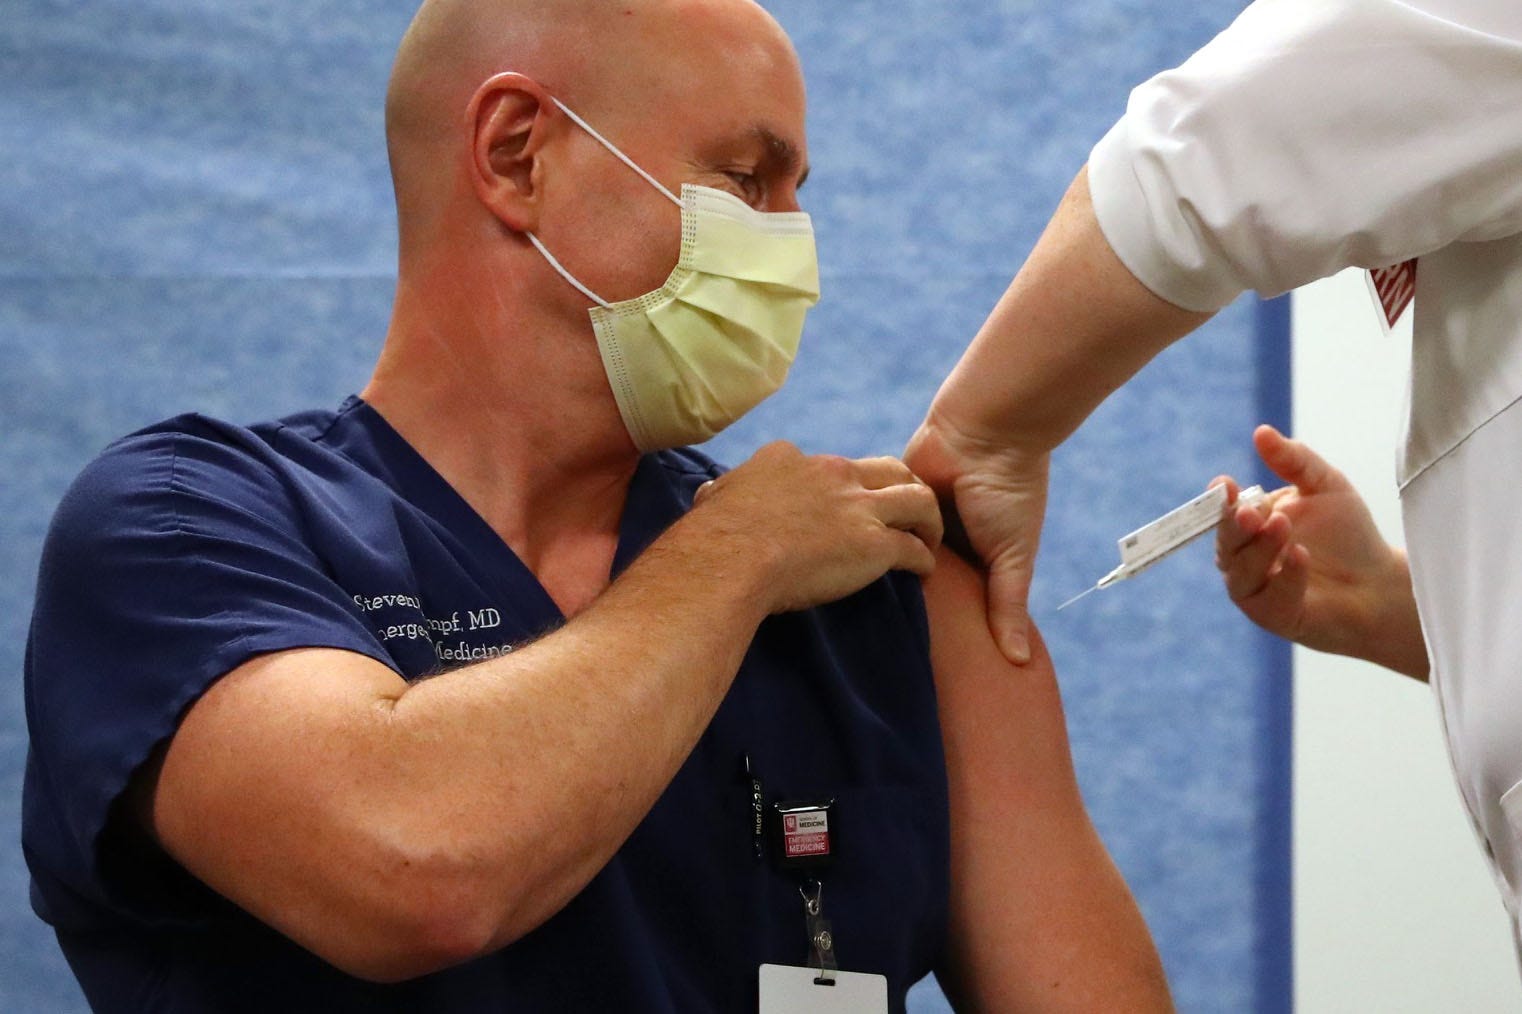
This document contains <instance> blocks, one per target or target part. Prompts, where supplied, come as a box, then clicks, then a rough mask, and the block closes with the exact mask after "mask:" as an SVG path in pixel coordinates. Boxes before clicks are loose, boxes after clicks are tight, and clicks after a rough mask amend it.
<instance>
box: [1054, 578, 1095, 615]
mask: <svg viewBox="0 0 1522 1014" xmlns="http://www.w3.org/2000/svg"><path fill="white" fill-rule="evenodd" d="M1099 588H1100V586H1099V585H1097V584H1096V585H1094V586H1093V587H1092V588H1085V589H1084V590H1083V591H1081V592H1079V593H1078V594H1077V595H1074V596H1073V597H1072V598H1070V599H1068V600H1067V601H1066V602H1064V603H1062V605H1060V606H1058V607H1057V611H1058V612H1059V613H1060V612H1062V611H1063V610H1064V609H1066V608H1067V607H1068V606H1070V605H1072V604H1073V603H1074V602H1077V601H1078V600H1079V599H1081V598H1083V597H1084V596H1085V595H1092V594H1094V593H1095V592H1097V591H1098V590H1099Z"/></svg>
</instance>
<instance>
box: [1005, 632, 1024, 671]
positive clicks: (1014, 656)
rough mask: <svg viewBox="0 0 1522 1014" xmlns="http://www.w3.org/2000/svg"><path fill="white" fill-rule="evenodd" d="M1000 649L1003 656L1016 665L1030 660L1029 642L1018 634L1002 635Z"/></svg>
mask: <svg viewBox="0 0 1522 1014" xmlns="http://www.w3.org/2000/svg"><path fill="white" fill-rule="evenodd" d="M1002 650H1003V652H1004V655H1005V657H1006V658H1008V659H1009V660H1010V661H1011V662H1013V663H1015V664H1016V665H1024V664H1025V663H1027V662H1029V661H1030V660H1031V646H1030V643H1029V642H1028V641H1026V639H1025V638H1024V637H1021V636H1020V635H1019V634H1006V635H1004V644H1003V646H1002Z"/></svg>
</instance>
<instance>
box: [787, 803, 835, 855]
mask: <svg viewBox="0 0 1522 1014" xmlns="http://www.w3.org/2000/svg"><path fill="white" fill-rule="evenodd" d="M782 852H783V854H784V855H785V856H786V857H787V858H789V859H797V858H800V857H803V856H827V855H829V854H830V818H829V817H828V816H827V815H826V814H824V813H823V812H822V811H821V812H813V813H801V814H793V813H789V814H786V815H785V816H784V817H783V818H782Z"/></svg>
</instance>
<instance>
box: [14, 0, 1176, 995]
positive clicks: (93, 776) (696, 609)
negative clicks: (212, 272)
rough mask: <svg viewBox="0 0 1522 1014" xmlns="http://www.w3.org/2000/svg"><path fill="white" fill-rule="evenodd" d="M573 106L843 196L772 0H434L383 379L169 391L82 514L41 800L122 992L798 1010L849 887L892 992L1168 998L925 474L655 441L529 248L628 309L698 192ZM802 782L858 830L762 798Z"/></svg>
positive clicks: (405, 61) (48, 630) (61, 905)
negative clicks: (767, 973) (241, 411)
mask: <svg viewBox="0 0 1522 1014" xmlns="http://www.w3.org/2000/svg"><path fill="white" fill-rule="evenodd" d="M562 103H563V105H562ZM567 110H574V111H575V112H576V113H577V114H579V116H580V117H582V118H583V119H584V122H585V124H587V125H589V126H595V128H596V130H597V132H598V133H600V134H601V135H602V136H603V137H605V138H607V139H609V141H610V142H611V143H612V144H613V145H616V147H617V149H618V150H619V151H621V152H622V153H624V154H625V155H627V156H628V158H629V160H630V161H631V162H632V163H634V164H635V165H637V166H639V167H640V168H641V169H642V170H644V171H646V172H648V173H649V174H650V176H651V177H653V178H654V180H656V181H658V182H659V183H660V184H661V185H663V186H664V187H666V188H669V189H671V190H672V191H678V190H680V188H681V186H682V185H683V184H696V185H699V186H702V187H707V188H711V189H714V190H719V191H723V192H725V193H727V194H730V195H732V196H733V197H735V198H738V199H739V200H740V201H743V202H745V204H747V205H749V206H750V207H751V208H753V209H756V210H759V211H762V212H780V213H788V212H795V211H797V209H798V206H797V196H796V191H797V188H798V186H799V185H800V183H801V182H802V179H803V176H804V175H805V173H806V171H807V159H806V146H805V138H804V94H803V85H802V78H801V74H800V71H799V68H798V64H797V59H796V56H795V55H794V53H793V51H792V48H791V46H790V44H789V43H788V41H787V39H786V37H785V36H784V35H783V33H782V32H781V30H780V29H779V28H778V27H777V26H776V24H775V23H774V22H773V21H772V20H771V19H770V17H769V16H767V15H766V14H765V13H764V12H763V11H762V10H761V8H760V7H758V6H756V5H754V4H753V3H751V2H749V0H630V2H625V3H617V4H612V3H598V2H568V0H567V2H545V0H534V2H529V0H497V2H474V3H472V2H465V0H430V2H428V3H425V4H424V6H423V9H422V11H421V12H420V14H419V17H418V20H417V22H416V23H415V24H414V27H413V30H412V31H411V32H409V34H408V36H407V38H406V40H404V42H403V46H402V50H401V53H400V54H399V57H398V61H397V67H396V71H395V76H394V79H393V82H392V88H391V95H390V100H389V103H388V110H387V111H388V132H389V141H390V146H391V153H392V163H393V174H394V177H395V182H396V189H397V199H398V208H399V221H400V236H401V251H400V277H399V284H398V289H397V297H396V303H395V308H394V314H393V317H392V321H391V326H390V330H389V332H388V334H387V335H386V342H385V346H384V349H383V351H382V353H381V357H380V361H379V364H378V366H377V368H376V370H375V373H374V376H373V377H372V379H371V380H370V382H369V384H368V386H367V387H366V388H365V389H364V391H363V393H362V395H360V396H358V397H356V398H352V399H350V400H349V401H347V402H346V403H345V404H343V405H342V406H341V407H339V408H338V409H337V410H336V411H334V410H327V411H316V412H311V413H306V414H303V415H299V416H294V417H290V418H286V419H283V420H279V421H275V422H270V423H264V424H259V425H256V426H252V427H244V426H239V425H233V424H230V423H226V422H220V421H216V420H211V419H206V418H202V417H198V416H183V417H180V418H177V419H173V420H170V421H168V422H165V423H162V424H160V425H158V426H156V427H152V428H150V429H148V430H145V431H143V432H141V433H137V434H134V435H132V436H130V437H128V438H125V439H124V440H122V441H120V442H118V443H117V444H114V445H113V446H112V447H111V448H110V449H108V450H107V451H106V452H105V454H104V455H103V456H102V457H101V458H100V459H98V460H97V461H96V462H95V463H94V464H92V465H91V466H90V467H89V468H88V469H87V470H86V471H85V473H84V474H83V475H82V476H81V477H80V479H79V480H78V481H77V482H76V484H75V485H74V487H73V488H72V489H71V491H70V493H69V494H68V496H67V497H66V499H65V501H64V503H63V505H62V506H61V507H60V510H59V513H58V516H57V518H56V520H55V523H54V528H53V530H52V533H51V535H50V538H49V542H48V545H47V549H46V552H45V556H44V560H43V565H42V572H41V577H40V583H39V594H38V603H37V612H36V616H35V620H34V624H33V630H32V639H31V642H30V646H29V650H28V657H27V672H26V680H27V693H28V705H29V712H28V714H29V716H30V720H31V733H32V752H31V756H30V762H29V765H28V769H27V777H26V799H25V810H26V812H25V830H24V837H25V846H26V851H27V857H28V861H29V863H30V866H31V869H32V873H33V898H34V904H35V907H36V908H37V910H38V912H39V914H40V915H41V916H42V917H43V918H44V919H45V920H47V921H48V922H49V923H50V924H52V926H53V927H55V929H56V932H57V934H58V938H59V941H60V943H61V945H62V947H63V950H64V952H65V954H66V955H67V957H68V959H69V961H70V963H71V965H72V967H73V968H74V970H75V972H76V974H77V975H78V977H79V979H80V982H81V984H82V985H83V987H84V990H85V992H86V995H87V996H88V997H89V999H90V1002H91V1004H92V1005H93V1006H94V1007H95V1008H96V1009H97V1010H101V1011H116V1010H120V1011H134V1012H137V1011H155V1010H175V1011H242V1010H249V1011H296V1010H321V1011H324V1012H329V1014H331V1012H336V1011H393V1010H395V1011H402V1010H406V1011H442V1012H454V1011H460V1012H472V1014H476V1012H482V1011H520V1010H521V1011H559V1010H588V1011H614V1010H617V1011H708V1010H747V1009H752V1010H753V1009H755V1008H756V1005H757V990H758V974H759V973H758V969H759V968H760V967H761V966H762V965H763V964H778V965H791V966H806V965H807V964H808V962H809V959H810V957H811V951H810V940H809V939H808V937H807V934H806V933H805V925H806V924H805V905H804V901H803V895H804V894H807V893H808V892H809V891H810V890H812V891H814V892H815V893H814V897H815V898H816V899H818V900H819V901H820V902H821V906H822V914H823V916H825V917H827V918H828V919H829V920H830V925H831V927H832V933H833V939H834V942H835V945H834V948H833V952H832V953H833V954H835V955H837V956H838V962H839V965H840V969H841V971H842V972H852V973H856V974H859V975H875V976H881V977H883V979H884V980H885V981H886V985H887V990H886V992H887V998H888V999H887V1006H888V1008H889V1009H894V1010H901V1009H902V1008H903V1004H904V995H905V992H906V990H907V989H908V988H909V986H910V985H911V984H912V983H913V982H915V981H916V980H917V979H919V978H920V977H921V976H923V975H925V974H926V973H928V972H931V971H935V972H937V973H938V974H939V975H940V977H941V981H942V983H943V984H944V986H945V987H946V989H947V991H948V993H950V994H951V995H952V996H953V997H954V998H955V999H957V1000H958V1001H959V1002H964V1003H966V1004H968V1005H971V1006H974V1007H978V1008H988V1009H1013V1008H1015V1007H1020V1008H1021V1009H1025V1008H1027V1007H1028V1008H1031V1009H1043V1010H1059V1009H1063V1010H1068V1009H1070V1010H1083V1011H1093V1010H1130V1011H1138V1010H1155V1009H1167V1007H1168V1005H1169V1000H1168V993H1167V987H1166V984H1165V983H1164V981H1163V977H1162V971H1161V967H1160V965H1159V962H1158V959H1157V955H1156V952H1155V950H1154V948H1153V945H1152V942H1151V940H1150V937H1149V935H1148V933H1147V930H1146V927H1145V925H1144V924H1143V922H1142V920H1141V918H1140V916H1139V914H1138V912H1137V909H1136V907H1135V904H1134V902H1133V901H1132V899H1131V896H1130V894H1129V892H1128V890H1127V888H1126V886H1125V884H1124V883H1123V881H1122V880H1121V878H1120V876H1119V875H1118V873H1117V872H1116V870H1115V868H1114V866H1113V865H1112V864H1111V862H1110V860H1109V857H1108V855H1107V853H1106V851H1105V849H1104V846H1103V845H1102V843H1101V842H1100V841H1099V839H1098V837H1097V835H1096V834H1095V832H1094V829H1093V827H1092V825H1091V823H1090V821H1089V818H1088V816H1087V814H1086V812H1085V810H1084V807H1083V804H1082V801H1081V799H1080V798H1079V794H1078V789H1077V786H1076V783H1075V780H1074V777H1073V771H1072V767H1071V762H1070V759H1069V754H1068V746H1067V740H1066V733H1065V728H1064V722H1063V717H1062V713H1061V704H1060V700H1059V697H1058V692H1057V686H1056V681H1055V678H1054V676H1053V673H1052V670H1051V667H1050V663H1049V660H1047V659H1046V657H1045V656H1044V655H1043V654H1040V653H1039V652H1038V655H1037V660H1036V663H1035V664H1034V665H1033V666H1030V667H1027V668H1024V669H1018V670H1016V669H1013V668H1011V667H1010V666H1009V665H1007V664H1006V663H1005V662H1004V661H1003V660H1002V658H1001V656H1000V654H999V652H998V650H997V648H996V647H995V645H994V644H993V643H992V641H991V640H990V637H989V634H988V625H987V622H986V615H985V613H984V607H983V601H984V593H983V588H982V584H981V579H980V577H979V576H978V575H977V574H976V573H975V572H974V571H972V570H971V569H969V568H968V567H967V566H966V565H964V564H962V563H961V562H960V561H959V560H957V559H956V558H955V557H952V556H948V555H947V554H945V553H944V552H941V551H940V550H939V548H938V547H939V536H940V522H939V516H938V514H937V511H936V507H935V502H934V498H933V496H932V495H930V494H929V493H928V492H927V490H926V488H925V487H924V486H923V485H921V484H920V483H919V482H918V481H917V480H915V479H914V478H913V476H912V475H910V473H909V472H908V471H907V470H906V469H905V468H904V467H903V466H902V465H901V464H900V463H898V462H896V461H893V460H891V459H878V460H869V461H847V460H844V459H839V458H830V457H807V456H804V455H802V454H801V453H799V452H798V451H796V450H794V449H792V448H790V447H786V446H782V445H776V446H772V447H769V448H766V449H764V450H763V451H761V452H760V453H758V454H757V455H756V456H755V457H754V458H753V459H751V460H750V461H749V462H747V463H745V464H743V465H741V466H740V467H738V468H736V469H735V470H733V471H730V472H727V473H725V472H723V471H722V470H721V469H719V468H718V467H717V466H715V465H714V464H713V463H712V462H711V461H709V460H708V459H707V458H705V457H703V456H702V455H700V454H698V453H697V452H695V451H692V450H690V449H682V448H675V449H668V450H659V451H656V452H653V453H641V451H640V450H639V449H638V448H637V446H636V442H635V440H633V439H632V438H631V435H630V430H629V428H628V426H627V425H626V421H625V418H624V416H623V414H622V413H621V412H620V408H619V404H618V402H617V401H616V399H615V397H614V394H613V391H612V389H611V388H610V383H609V377H608V374H607V373H606V371H605V366H604V362H603V357H602V356H601V355H600V353H599V347H598V342H597V340H596V339H595V337H594V333H593V328H592V326H591V324H590V323H589V319H588V308H589V305H590V303H589V299H588V297H587V295H585V294H583V292H582V291H581V290H580V289H578V288H577V287H575V286H573V285H568V284H567V283H566V279H565V278H564V277H562V276H561V275H560V274H558V273H557V272H556V271H555V270H554V268H553V267H552V265H551V264H550V263H549V262H548V260H547V259H546V257H545V256H543V255H542V254H541V252H540V251H539V250H538V249H536V248H535V246H534V244H533V243H532V242H530V241H529V239H528V237H529V236H530V234H532V235H533V236H534V237H535V238H536V239H537V240H539V241H542V244H543V246H544V248H546V249H547V250H552V251H554V255H555V257H556V258H557V259H558V261H559V263H561V264H562V265H564V266H565V268H566V270H568V271H569V272H572V273H574V275H575V277H576V278H577V279H578V280H579V284H584V286H585V289H587V290H590V291H591V292H594V293H598V294H601V295H604V296H607V297H609V298H610V299H625V298H629V297H633V296H638V295H640V294H642V293H646V292H650V291H652V290H654V289H657V288H659V287H660V286H661V285H662V283H663V282H664V281H665V280H666V278H667V276H668V275H669V274H670V273H671V271H672V265H673V264H674V263H676V260H677V256H678V247H679V244H680V242H681V224H680V212H679V211H678V209H676V208H675V207H673V206H672V205H671V203H670V202H669V201H667V200H666V199H665V198H664V197H662V196H661V194H660V193H659V192H658V190H657V189H655V187H654V186H652V184H651V183H650V182H648V181H646V180H644V179H642V178H641V177H640V176H639V175H637V174H636V173H635V172H631V171H630V168H629V167H628V166H625V165H622V164H620V162H619V161H618V160H617V159H616V158H614V157H613V156H612V155H611V154H610V150H609V149H608V148H605V146H603V145H602V144H600V143H599V142H598V141H597V140H596V139H595V138H594V137H593V136H591V134H590V132H589V129H587V128H586V127H584V126H582V125H580V124H579V123H578V122H577V121H576V120H575V119H573V117H572V116H571V115H570V114H569V113H568V112H567ZM710 483H711V485H707V484H710ZM700 490H702V492H701V493H700V492H699V491H700ZM695 501H696V505H694V502H695ZM610 575H611V576H610ZM921 577H925V578H926V580H925V582H924V585H923V591H922V588H921V581H920V578H921ZM747 762H748V771H747V770H746V765H747ZM800 801H802V802H805V803H812V804H814V805H823V804H824V803H826V802H828V803H830V804H831V806H830V809H829V810H828V811H827V813H828V821H829V824H828V827H829V832H830V839H831V841H830V847H831V849H832V854H831V856H830V862H829V865H828V866H827V867H817V868H812V867H811V868H808V869H803V870H800V869H796V868H791V867H789V866H787V865H784V864H782V863H780V862H778V861H777V859H776V855H775V853H776V851H777V849H776V846H775V844H774V843H767V842H761V841H758V840H757V838H756V836H755V828H754V826H753V821H752V814H753V807H754V805H755V804H756V803H758V802H759V803H760V804H761V805H762V807H763V809H764V810H771V809H774V808H775V807H776V805H777V804H783V803H790V802H791V803H797V802H800ZM763 837H765V835H763Z"/></svg>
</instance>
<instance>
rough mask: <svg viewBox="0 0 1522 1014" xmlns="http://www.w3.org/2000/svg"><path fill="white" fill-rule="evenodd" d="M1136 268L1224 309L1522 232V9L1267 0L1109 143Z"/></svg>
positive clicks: (1193, 304)
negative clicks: (1241, 297)
mask: <svg viewBox="0 0 1522 1014" xmlns="http://www.w3.org/2000/svg"><path fill="white" fill-rule="evenodd" d="M1089 186H1090V191H1091V193H1092V195H1093V202H1094V210H1095V214H1096V216H1097V217H1098V220H1099V224H1100V228H1101V229H1102V230H1103V231H1104V233H1105V236H1106V238H1107V239H1108V240H1109V242H1110V245H1111V246H1112V247H1114V249H1115V252H1116V253H1117V255H1118V256H1119V257H1120V259H1121V260H1122V261H1123V262H1124V263H1125V264H1126V266H1127V267H1128V268H1130V270H1131V272H1132V273H1133V274H1135V275H1136V276H1137V278H1138V279H1139V280H1140V281H1141V282H1142V283H1143V284H1144V285H1146V286H1147V287H1148V288H1149V289H1151V290H1152V291H1153V292H1155V293H1157V294H1158V295H1159V296H1161V297H1163V298H1164V299H1166V300H1168V301H1169V302H1172V303H1175V304H1177V305H1179V306H1181V307H1184V308H1186V309H1191V310H1199V311H1206V312H1209V311H1213V310H1217V309H1219V308H1221V307H1222V306H1224V305H1226V304H1227V303H1229V302H1230V301H1231V300H1232V299H1234V298H1235V297H1236V296H1237V295H1238V294H1239V293H1241V292H1242V291H1244V290H1246V289H1256V290H1258V291H1259V292H1260V293H1262V294H1263V295H1265V296H1272V295H1277V294H1279V293H1281V292H1284V291H1287V290H1289V289H1292V288H1295V287H1296V286H1299V285H1302V284H1305V283H1306V282H1310V281H1313V280H1315V279H1317V278H1322V277H1325V276H1327V275H1330V274H1333V273H1335V272H1337V271H1338V270H1340V269H1342V268H1344V267H1348V266H1352V265H1356V266H1359V267H1369V268H1373V267H1383V266H1386V265H1390V264H1396V263H1399V262H1401V261H1404V260H1407V259H1408V258H1411V257H1416V256H1420V255H1422V254H1425V253H1430V252H1432V251H1434V250H1437V249H1440V248H1442V247H1445V246H1448V245H1449V244H1452V243H1455V242H1464V241H1483V240H1488V239H1497V238H1500V237H1503V236H1511V235H1515V234H1517V233H1519V232H1522V3H1516V2H1513V0H1505V2H1494V0H1406V2H1397V0H1259V2H1257V3H1255V4H1253V5H1251V6H1250V7H1248V8H1247V10H1245V11H1244V12H1243V13H1242V15H1241V16H1240V17H1239V18H1238V19H1237V21H1236V22H1235V23H1233V24H1232V25H1231V26H1230V27H1229V28H1227V29H1226V30H1225V31H1224V32H1222V33H1221V34H1220V35H1219V36H1217V37H1216V38H1215V39H1214V40H1213V41H1211V42H1210V43H1209V44H1207V45H1206V46H1205V47H1204V48H1203V49H1201V50H1200V51H1199V52H1198V53H1196V54H1195V55H1194V56H1193V57H1191V58H1190V59H1189V60H1188V61H1186V62H1185V63H1184V64H1183V65H1182V66H1180V67H1178V68H1176V69H1174V70H1170V71H1167V72H1164V73H1162V74H1159V75H1158V76H1157V77H1154V78H1153V79H1152V80H1150V81H1147V82H1146V83H1144V84H1142V85H1141V86H1140V87H1138V88H1137V89H1136V90H1135V91H1133V92H1132V94H1131V98H1130V101H1129V103H1128V105H1127V109H1126V113H1125V116H1124V117H1122V119H1121V120H1120V121H1119V122H1118V123H1117V124H1116V125H1115V126H1114V127H1113V128H1112V129H1111V130H1110V131H1109V133H1108V134H1106V135H1105V137H1104V138H1103V139H1102V140H1101V141H1100V142H1099V144H1098V145H1097V146H1096V147H1095V148H1094V151H1093V153H1092V155H1091V157H1090V161H1089Z"/></svg>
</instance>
